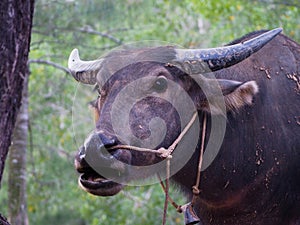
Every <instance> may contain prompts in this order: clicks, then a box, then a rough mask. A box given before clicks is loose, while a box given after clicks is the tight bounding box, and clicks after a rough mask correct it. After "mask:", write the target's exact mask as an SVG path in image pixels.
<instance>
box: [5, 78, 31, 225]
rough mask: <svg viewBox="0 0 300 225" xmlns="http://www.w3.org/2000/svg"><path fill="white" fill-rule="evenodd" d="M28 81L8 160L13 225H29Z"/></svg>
mask: <svg viewBox="0 0 300 225" xmlns="http://www.w3.org/2000/svg"><path fill="white" fill-rule="evenodd" d="M27 140H28V79H26V81H25V83H24V88H23V97H22V106H21V109H20V112H19V114H18V117H17V121H16V125H15V129H14V132H13V137H12V145H11V147H10V149H9V158H8V168H9V175H8V199H9V202H8V218H9V222H10V223H11V224H18V225H28V216H27V197H26V152H27V143H28V141H27Z"/></svg>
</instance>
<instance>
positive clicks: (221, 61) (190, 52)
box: [171, 28, 282, 74]
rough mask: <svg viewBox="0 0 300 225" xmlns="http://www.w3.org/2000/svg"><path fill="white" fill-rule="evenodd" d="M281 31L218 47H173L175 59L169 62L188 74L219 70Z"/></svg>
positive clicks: (258, 47) (257, 47)
mask: <svg viewBox="0 0 300 225" xmlns="http://www.w3.org/2000/svg"><path fill="white" fill-rule="evenodd" d="M281 31H282V29H281V28H276V29H274V30H271V31H268V32H266V33H264V34H261V35H259V36H257V37H255V38H253V39H250V40H248V41H245V42H242V43H239V44H235V45H230V46H225V47H220V48H211V49H175V51H176V59H175V60H173V61H172V62H171V63H172V64H174V65H175V66H179V67H180V68H181V69H183V70H184V71H185V72H187V73H188V74H197V73H206V72H211V71H216V70H220V69H223V68H226V67H229V66H232V65H234V64H237V63H239V62H241V61H242V60H244V59H246V58H247V57H249V56H250V55H251V54H253V53H254V52H256V51H258V50H259V49H261V48H262V47H263V46H264V45H265V44H267V43H268V42H269V41H271V40H272V39H273V38H274V37H275V36H276V35H278V34H279V33H280V32H281Z"/></svg>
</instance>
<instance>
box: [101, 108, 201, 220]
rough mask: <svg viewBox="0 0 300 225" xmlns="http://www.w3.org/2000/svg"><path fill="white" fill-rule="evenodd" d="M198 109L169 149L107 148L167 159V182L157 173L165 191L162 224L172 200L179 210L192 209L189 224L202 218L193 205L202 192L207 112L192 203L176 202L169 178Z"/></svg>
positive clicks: (124, 146)
mask: <svg viewBox="0 0 300 225" xmlns="http://www.w3.org/2000/svg"><path fill="white" fill-rule="evenodd" d="M197 115H198V113H197V111H196V112H194V114H193V116H192V118H191V120H190V121H189V123H188V124H187V125H186V127H185V128H184V129H183V131H182V132H181V133H180V134H179V135H178V137H177V138H176V140H175V141H174V142H173V143H172V145H170V146H169V147H168V148H167V149H166V148H164V147H161V148H159V149H157V150H154V149H149V148H141V147H137V146H132V145H115V146H111V147H109V148H107V150H114V149H126V150H132V151H139V152H146V153H154V154H157V155H158V156H160V157H161V158H165V159H166V180H165V184H164V182H163V181H162V179H161V177H160V175H159V174H157V177H158V179H159V181H160V185H161V187H162V189H163V191H164V193H165V203H164V211H163V219H162V224H163V225H165V224H166V218H167V209H168V202H170V203H171V204H172V205H173V206H174V208H176V210H177V212H179V213H182V212H184V211H185V214H186V211H188V207H190V208H191V209H192V213H189V212H187V214H191V215H192V217H193V218H192V219H193V221H192V222H189V221H188V220H187V218H185V223H186V224H187V225H188V224H195V223H197V222H200V219H199V218H198V217H197V215H195V212H194V211H193V208H192V207H193V205H194V204H195V202H196V198H197V197H198V195H199V194H200V190H199V185H200V174H201V167H202V159H203V151H204V141H205V134H206V122H207V118H206V113H204V115H203V124H202V136H201V146H200V155H199V161H198V170H197V177H196V182H195V185H194V186H193V187H192V192H193V197H192V201H191V202H190V203H187V204H185V205H183V206H181V205H178V204H176V202H175V201H174V200H173V199H172V198H171V197H170V196H169V178H170V160H171V159H172V153H173V151H174V150H175V148H176V146H177V145H178V144H179V142H180V141H181V140H182V138H183V137H184V135H185V134H186V133H187V132H188V130H189V129H190V128H191V126H192V125H193V123H194V122H195V120H196V118H197ZM191 215H188V216H189V217H190V216H191Z"/></svg>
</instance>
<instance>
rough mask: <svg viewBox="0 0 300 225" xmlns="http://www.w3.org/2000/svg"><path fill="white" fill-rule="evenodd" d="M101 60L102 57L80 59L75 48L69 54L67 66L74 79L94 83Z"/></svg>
mask: <svg viewBox="0 0 300 225" xmlns="http://www.w3.org/2000/svg"><path fill="white" fill-rule="evenodd" d="M102 61H103V60H102V59H98V60H94V61H82V60H81V59H80V57H79V53H78V49H76V48H75V49H73V51H72V52H71V54H70V56H69V60H68V68H69V70H70V72H71V74H72V76H73V77H74V78H75V80H77V81H79V82H81V83H84V84H96V82H97V73H98V71H99V70H100V68H101V64H102Z"/></svg>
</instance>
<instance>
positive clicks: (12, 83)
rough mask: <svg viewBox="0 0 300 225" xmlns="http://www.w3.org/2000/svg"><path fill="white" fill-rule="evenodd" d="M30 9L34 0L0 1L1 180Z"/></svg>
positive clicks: (24, 55)
mask: <svg viewBox="0 0 300 225" xmlns="http://www.w3.org/2000/svg"><path fill="white" fill-rule="evenodd" d="M33 10H34V0H1V1H0V30H1V35H0V59H1V61H0V118H1V120H0V181H1V179H2V174H3V169H4V165H5V160H6V157H7V153H8V149H9V146H10V144H11V134H12V131H13V128H14V124H15V121H16V118H17V115H18V111H19V108H20V105H21V98H22V89H23V84H24V78H25V77H27V76H28V70H27V61H28V53H29V44H30V34H31V27H32V17H33ZM5 223H7V222H6V221H4V219H3V217H1V215H0V224H5Z"/></svg>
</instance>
